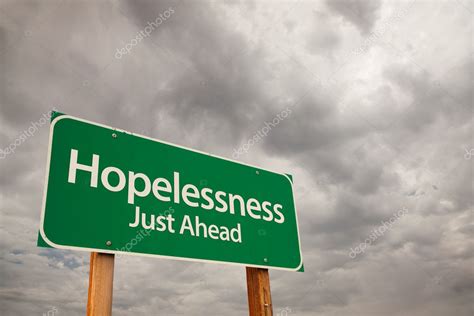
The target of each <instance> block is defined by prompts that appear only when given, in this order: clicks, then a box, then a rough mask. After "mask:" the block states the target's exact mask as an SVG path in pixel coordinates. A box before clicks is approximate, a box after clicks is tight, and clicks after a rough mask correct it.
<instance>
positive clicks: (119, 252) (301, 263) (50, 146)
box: [40, 112, 303, 271]
mask: <svg viewBox="0 0 474 316" xmlns="http://www.w3.org/2000/svg"><path fill="white" fill-rule="evenodd" d="M58 113H60V112H58ZM64 119H72V120H76V121H79V122H84V123H88V124H91V125H95V126H99V127H103V128H107V129H110V130H111V131H117V132H122V133H127V134H131V135H133V136H137V137H140V138H144V139H148V140H151V141H154V142H158V143H162V144H166V145H170V146H175V147H179V148H182V149H186V150H189V151H193V152H196V153H200V154H204V155H208V156H212V157H214V158H218V159H222V160H225V161H230V162H233V163H237V164H240V165H244V166H248V167H252V168H256V169H260V170H265V171H268V172H271V173H275V174H279V175H282V176H284V177H285V178H286V179H288V181H289V182H290V187H291V191H292V196H293V205H294V208H295V220H296V232H297V234H298V248H299V252H300V264H299V265H298V267H296V268H293V269H291V268H283V267H274V266H261V265H255V264H245V263H237V262H227V261H219V260H206V259H195V258H187V257H174V256H165V255H154V254H146V253H138V252H129V251H120V250H107V249H99V248H85V247H76V246H65V245H59V244H56V243H54V242H52V241H51V240H49V239H48V237H46V234H45V233H44V228H43V226H44V215H45V208H46V197H47V192H48V180H49V166H50V162H51V151H52V142H53V134H54V126H55V125H56V124H57V123H58V122H59V121H61V120H64ZM40 234H41V237H42V238H43V240H44V241H45V242H46V243H47V244H48V245H49V246H51V247H53V248H56V249H63V250H78V251H88V252H102V253H110V254H127V255H133V256H142V257H152V258H165V259H171V260H179V261H192V262H203V263H214V264H227V265H234V266H245V267H253V268H262V269H274V270H284V271H298V270H300V269H301V267H302V266H303V254H302V252H301V241H300V232H299V225H298V212H297V210H296V203H295V195H294V192H293V182H292V181H291V179H290V178H289V177H288V175H286V174H284V173H278V172H274V171H271V170H267V169H264V168H260V167H257V166H253V165H250V164H246V163H243V162H239V161H235V160H232V159H228V158H224V157H220V156H216V155H213V154H209V153H206V152H202V151H199V150H196V149H191V148H187V147H184V146H180V145H177V144H173V143H169V142H166V141H162V140H158V139H154V138H151V137H147V136H144V135H140V134H136V133H132V132H129V131H126V130H122V129H118V128H113V127H111V126H107V125H104V124H100V123H96V122H91V121H88V120H85V119H81V118H78V117H74V116H72V115H67V114H62V113H61V115H60V116H57V117H55V118H54V119H53V121H52V122H51V126H50V130H49V143H48V160H47V162H46V173H45V181H44V191H43V202H42V208H41V222H40Z"/></svg>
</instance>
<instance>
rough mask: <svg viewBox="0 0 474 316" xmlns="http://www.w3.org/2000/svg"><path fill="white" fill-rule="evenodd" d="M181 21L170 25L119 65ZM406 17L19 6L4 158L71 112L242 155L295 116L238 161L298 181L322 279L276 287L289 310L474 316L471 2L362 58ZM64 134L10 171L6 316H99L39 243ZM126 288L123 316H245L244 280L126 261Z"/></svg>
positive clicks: (285, 279) (1, 264)
mask: <svg viewBox="0 0 474 316" xmlns="http://www.w3.org/2000/svg"><path fill="white" fill-rule="evenodd" d="M169 7H173V8H174V10H175V13H174V14H173V15H172V16H171V17H170V18H169V19H168V20H167V21H165V23H163V24H162V25H160V26H159V27H158V28H157V29H156V30H155V31H153V33H152V34H151V35H150V36H149V37H147V38H145V39H143V40H142V41H141V42H140V43H139V44H138V45H136V46H135V47H134V48H133V50H132V51H131V52H130V53H129V54H127V55H124V56H122V58H120V59H117V58H115V57H114V55H115V53H116V50H117V49H119V48H121V47H124V45H125V44H126V43H128V42H129V41H130V40H131V39H132V38H134V36H136V34H137V32H138V31H139V30H140V29H141V28H144V27H145V25H146V23H147V22H148V21H152V20H154V19H155V18H156V16H158V15H159V14H160V13H162V12H163V11H165V10H166V9H168V8H169ZM400 8H404V6H403V5H402V4H399V3H390V2H378V1H377V2H375V1H374V2H362V1H350V2H343V1H335V2H334V1H328V2H295V3H293V2H292V3H275V4H273V5H272V6H268V3H267V2H259V1H256V2H237V1H232V2H229V3H227V2H215V1H198V2H189V1H183V0H181V1H169V2H156V1H111V2H103V3H94V4H93V3H89V2H87V3H86V2H78V1H61V2H55V1H50V2H40V1H4V2H2V4H1V5H0V43H1V44H0V64H1V67H2V71H1V72H0V105H1V107H0V122H1V124H0V145H1V148H5V147H6V146H8V145H9V144H11V143H12V142H14V141H15V139H16V138H17V137H19V135H20V134H21V133H22V131H23V130H24V129H26V128H28V126H29V124H31V122H35V121H37V120H38V119H39V118H40V117H41V116H42V115H43V114H44V113H46V112H47V111H49V110H51V108H52V107H53V106H55V107H57V108H58V109H59V110H61V111H63V112H66V113H70V114H73V115H76V116H79V117H84V118H86V119H90V120H94V121H98V122H103V123H105V124H108V125H112V126H116V127H119V128H123V129H127V130H131V131H134V132H139V133H142V134H146V135H149V136H152V137H157V138H160V139H164V140H167V141H172V142H175V143H178V144H182V145H185V146H190V147H193V148H197V149H201V150H206V151H209V152H212V153H215V154H219V155H222V156H226V157H231V156H232V153H233V150H234V149H235V148H237V147H238V146H240V145H241V144H242V143H244V142H246V141H247V139H248V138H249V137H251V136H252V135H254V133H255V132H256V131H257V130H259V129H261V128H262V127H263V126H264V124H265V122H266V121H267V122H268V121H270V120H272V119H273V118H274V117H275V116H276V115H277V114H278V113H280V111H281V110H282V109H284V108H287V107H288V108H290V109H291V111H292V112H291V115H290V116H289V117H287V118H286V119H284V120H282V121H281V122H280V123H279V124H278V125H277V126H276V127H274V128H272V129H271V131H270V132H269V133H268V135H267V136H266V137H265V138H263V139H262V141H261V142H259V143H258V144H255V145H254V146H253V147H252V148H251V149H250V150H249V152H248V153H247V154H246V155H243V156H242V157H240V159H241V160H243V161H245V162H249V163H252V164H257V165H264V166H266V167H267V168H270V169H275V170H278V171H282V172H287V173H291V174H293V176H294V181H295V191H296V197H297V198H296V204H297V206H298V216H299V221H300V233H301V242H302V249H303V256H304V260H305V270H306V272H305V273H287V272H281V271H270V274H271V282H272V284H271V285H272V297H273V303H274V312H275V314H278V312H281V311H283V310H286V311H288V312H289V313H288V315H292V314H294V315H325V316H332V315H347V314H351V315H378V314H384V315H393V316H396V315H397V316H398V315H415V316H425V315H435V316H437V315H440V316H441V315H447V314H456V315H461V316H464V315H471V313H472V304H471V300H472V292H473V289H472V281H473V274H472V260H473V256H472V246H471V244H470V242H469V240H470V238H472V233H473V226H474V223H473V221H472V208H473V198H472V197H473V181H472V179H473V175H474V174H473V165H472V162H473V161H474V157H472V158H471V159H466V158H465V157H464V155H465V150H466V149H468V150H469V149H471V148H472V147H473V146H474V144H473V138H472V135H473V131H472V127H473V103H472V100H473V98H472V70H473V63H472V48H466V47H470V46H469V45H468V44H469V41H470V32H472V15H471V14H470V13H469V11H468V10H467V9H466V7H465V6H464V5H462V3H461V4H459V3H457V2H449V3H448V2H442V3H441V2H440V3H436V2H423V3H421V2H420V3H419V2H415V3H414V4H413V6H410V10H409V11H407V12H406V13H405V14H404V16H403V19H393V21H392V20H390V21H392V22H391V23H390V25H389V27H388V28H387V29H386V30H384V32H383V36H382V37H381V38H378V39H377V41H376V42H374V43H371V45H367V46H364V50H363V51H357V48H358V47H361V46H362V45H364V43H363V42H359V41H363V37H364V36H366V35H367V34H368V33H370V32H371V31H372V30H373V29H374V28H376V27H377V24H378V23H380V22H379V20H384V19H382V17H390V16H393V13H394V12H398V10H399V9H400ZM453 21H456V23H453ZM347 22H349V23H351V24H353V25H354V26H355V27H356V28H357V30H358V31H359V32H360V33H361V34H362V37H360V36H354V34H355V33H354V29H353V28H352V27H350V28H347ZM440 25H442V29H440ZM431 34H436V35H431ZM361 38H362V39H361ZM407 47H408V48H407ZM439 47H444V48H445V49H442V50H440V49H439ZM469 49H470V51H469V53H466V50H469ZM354 51H356V52H357V53H353V52H354ZM433 52H434V53H433ZM339 56H344V58H342V57H339ZM48 133H49V131H48V127H47V126H44V127H41V128H39V129H38V131H37V132H36V133H35V134H34V136H31V137H29V138H28V139H26V141H25V142H24V143H22V144H21V145H20V146H19V147H18V148H17V149H16V152H15V153H14V154H11V155H9V156H7V157H5V159H1V160H0V167H1V171H0V209H1V213H0V214H1V215H0V232H1V238H0V245H1V248H0V249H1V252H0V276H1V281H0V301H1V303H2V315H31V314H42V313H46V312H47V311H48V310H50V309H51V308H52V307H56V308H57V309H58V311H59V313H58V315H62V314H64V315H83V314H84V313H85V306H86V300H87V282H88V269H89V266H88V264H89V254H87V253H82V252H74V251H62V250H55V249H42V248H37V247H36V246H35V245H36V238H37V229H38V226H39V214H40V205H41V198H42V193H43V191H42V190H43V179H44V172H45V170H44V161H45V159H46V154H47V138H48ZM402 208H406V209H407V210H408V212H407V214H406V215H404V216H403V217H402V218H401V219H399V220H397V221H396V223H395V224H394V225H393V226H392V227H391V228H390V229H389V230H388V231H387V232H386V233H385V234H384V235H383V236H381V237H379V238H378V239H377V240H376V241H375V242H374V243H373V244H371V245H370V246H369V247H368V248H367V249H366V250H365V251H364V253H362V254H360V255H358V256H357V257H356V258H355V259H352V258H351V257H350V256H349V253H350V250H351V248H354V247H356V246H357V245H359V244H360V243H362V242H364V240H365V239H366V238H367V237H368V236H369V234H370V233H371V231H372V230H373V229H376V228H378V227H379V226H380V225H382V224H381V223H382V221H387V220H388V219H389V218H390V217H391V216H392V215H393V214H394V213H395V212H397V211H398V210H400V209H402ZM114 282H115V284H114V306H113V309H114V315H130V314H136V315H150V314H159V315H242V314H245V313H247V305H246V304H247V302H246V288H245V271H244V269H242V268H240V267H230V266H221V265H212V264H199V263H198V264H196V263H189V262H181V261H172V260H160V259H151V258H141V257H134V256H123V257H121V258H117V259H116V270H115V279H114ZM290 311H291V312H290Z"/></svg>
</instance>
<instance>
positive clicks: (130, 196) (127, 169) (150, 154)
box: [39, 113, 303, 270]
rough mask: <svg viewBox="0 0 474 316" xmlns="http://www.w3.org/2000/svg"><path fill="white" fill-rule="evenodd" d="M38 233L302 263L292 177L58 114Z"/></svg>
mask: <svg viewBox="0 0 474 316" xmlns="http://www.w3.org/2000/svg"><path fill="white" fill-rule="evenodd" d="M40 237H41V238H42V239H43V241H44V242H46V244H47V245H49V246H51V247H54V248H60V249H72V250H85V251H97V252H105V253H116V254H121V253H130V254H139V255H148V256H158V257H168V258H174V259H185V260H195V261H213V262H220V263H232V264H240V265H245V266H254V267H265V268H279V269H284V270H299V269H300V268H301V267H302V264H303V260H302V256H301V251H300V242H299V234H298V222H297V217H296V210H295V202H294V199H293V192H292V182H291V179H290V177H289V176H287V175H285V174H279V173H275V172H272V171H268V170H265V169H262V168H258V167H253V166H249V165H246V164H242V163H239V162H235V161H231V160H229V159H224V158H220V157H216V156H214V155H211V154H207V153H202V152H199V151H196V150H191V149H188V148H183V147H180V146H177V145H173V144H169V143H166V142H163V141H158V140H155V139H151V138H148V137H145V136H140V135H136V134H133V133H130V132H126V131H123V130H119V129H115V128H111V127H108V126H104V125H101V124H97V123H92V122H88V121H85V120H82V119H79V118H75V117H71V116H69V115H60V114H57V113H56V115H55V116H53V119H52V123H51V131H50V140H49V155H48V165H47V171H46V185H45V193H44V198H43V210H42V214H41V227H40ZM41 242H42V241H41V240H39V244H41Z"/></svg>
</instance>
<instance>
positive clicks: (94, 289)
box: [87, 252, 115, 316]
mask: <svg viewBox="0 0 474 316" xmlns="http://www.w3.org/2000/svg"><path fill="white" fill-rule="evenodd" d="M114 257H115V255H113V254H108V253H100V252H91V264H90V271H89V294H88V296H87V316H110V315H112V293H113V284H114Z"/></svg>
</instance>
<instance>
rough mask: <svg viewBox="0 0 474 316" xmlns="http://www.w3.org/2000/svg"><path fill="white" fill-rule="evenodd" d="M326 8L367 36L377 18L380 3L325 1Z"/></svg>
mask: <svg viewBox="0 0 474 316" xmlns="http://www.w3.org/2000/svg"><path fill="white" fill-rule="evenodd" d="M326 4H327V5H328V7H329V8H330V9H331V10H332V11H334V12H335V13H337V14H340V15H341V16H342V17H343V18H344V19H346V20H347V21H349V22H350V23H352V24H354V25H355V26H356V27H357V28H358V29H359V30H360V32H361V33H362V34H368V33H370V31H371V30H372V28H373V26H374V24H375V23H376V21H377V19H378V18H379V10H380V7H381V2H380V1H378V0H370V1H362V0H335V1H330V0H328V1H326Z"/></svg>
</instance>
